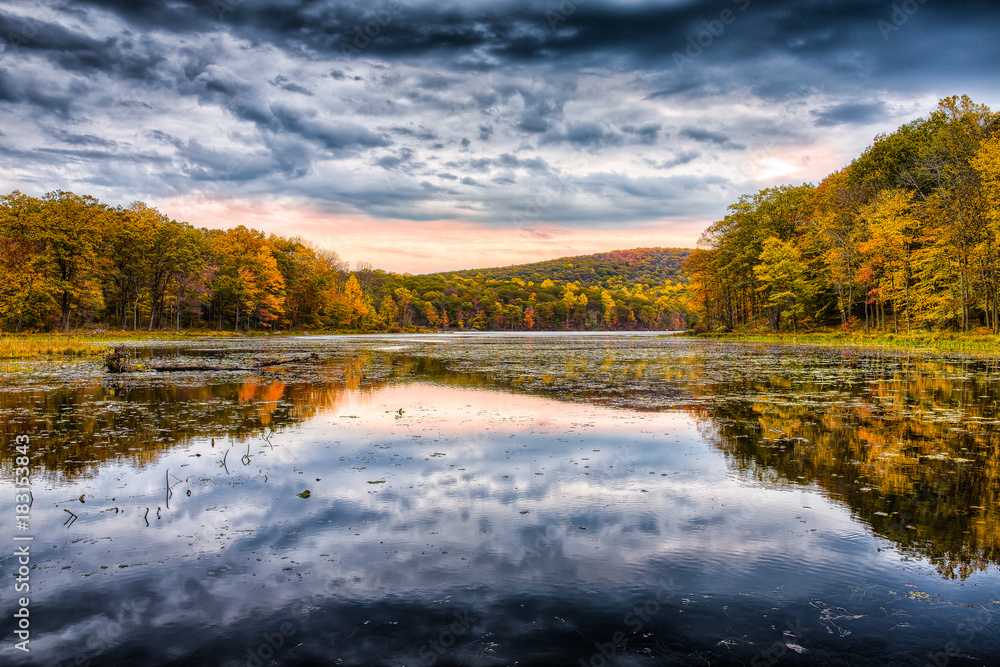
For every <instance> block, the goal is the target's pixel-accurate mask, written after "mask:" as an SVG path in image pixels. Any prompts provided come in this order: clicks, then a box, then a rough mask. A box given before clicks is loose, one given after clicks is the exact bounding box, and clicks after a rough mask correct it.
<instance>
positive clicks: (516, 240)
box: [0, 0, 1000, 270]
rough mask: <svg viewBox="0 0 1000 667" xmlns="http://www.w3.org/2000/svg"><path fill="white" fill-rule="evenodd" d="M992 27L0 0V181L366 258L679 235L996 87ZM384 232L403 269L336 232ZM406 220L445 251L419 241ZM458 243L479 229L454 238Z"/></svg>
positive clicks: (867, 7) (804, 16)
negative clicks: (247, 227)
mask: <svg viewBox="0 0 1000 667" xmlns="http://www.w3.org/2000/svg"><path fill="white" fill-rule="evenodd" d="M998 19H1000V7H998V6H997V5H996V4H995V3H989V2H985V1H982V2H972V1H968V2H954V3H944V2H930V1H927V0H907V2H896V3H892V2H884V3H883V2H868V1H862V0H846V1H845V2H836V3H834V2H820V1H805V0H803V1H801V2H778V1H776V0H771V1H765V0H717V1H714V2H713V1H708V0H693V1H681V0H658V1H657V0H586V1H583V0H551V1H549V0H545V1H542V2H528V1H527V0H507V1H504V0H491V1H490V2H486V1H485V0H465V1H463V2H459V1H458V0H434V1H431V0H375V1H374V2H371V1H365V2H361V1H360V0H338V1H337V2H333V1H329V2H323V1H319V2H297V1H293V0H271V1H263V0H261V1H258V0H197V1H195V0H169V1H166V0H164V1H162V2H156V1H150V2H132V1H130V0H91V1H87V0H80V1H76V2H72V3H63V2H59V1H58V0H42V2H36V1H34V0H10V1H9V2H6V3H4V5H3V7H2V8H0V37H2V38H3V44H2V49H3V50H2V52H0V128H2V130H0V131H2V135H0V155H2V156H3V160H2V162H0V189H2V190H3V191H5V192H6V191H10V190H13V189H15V188H17V189H21V190H22V191H25V192H28V193H30V194H34V195H39V194H42V193H43V192H45V191H48V190H54V189H64V190H73V191H76V192H79V193H87V194H93V195H95V196H97V197H100V198H101V199H102V200H105V201H107V202H109V203H123V204H127V203H129V202H131V201H133V200H144V201H146V202H148V203H150V204H152V205H155V206H158V207H160V208H161V209H162V210H163V211H164V212H166V213H167V214H169V215H172V216H175V217H178V218H184V219H187V220H189V221H190V222H192V223H195V224H199V225H208V226H214V225H221V224H237V223H238V222H239V220H237V219H233V218H232V217H231V216H227V215H224V214H223V213H222V212H224V211H232V210H241V211H247V210H250V211H252V210H255V209H262V210H261V211H260V213H261V219H263V220H267V221H268V225H269V226H270V229H269V231H274V232H277V233H287V234H292V233H300V234H302V235H304V236H308V237H310V238H314V239H317V240H320V239H322V240H323V242H324V243H328V244H329V245H330V246H331V247H333V248H334V249H338V248H358V249H366V250H365V251H366V252H371V253H385V254H383V255H381V256H379V255H378V254H373V255H371V256H366V257H355V256H351V255H347V259H352V260H358V259H366V260H369V261H372V262H373V263H375V264H376V265H378V266H384V267H385V268H389V269H404V270H415V269H418V268H419V269H421V270H423V269H428V270H430V269H435V268H457V267H459V266H463V265H465V264H467V263H468V262H474V261H495V260H492V259H490V258H501V257H502V258H504V259H505V260H506V259H508V258H509V259H510V261H517V257H518V255H517V251H516V250H517V248H518V247H522V248H524V249H525V252H526V253H528V254H530V255H531V256H532V257H534V258H537V257H538V256H539V254H540V253H541V254H544V252H545V250H544V248H545V247H548V248H549V249H550V251H551V253H552V254H553V255H556V254H567V253H566V252H564V251H579V252H590V251H599V250H606V249H610V248H612V247H615V245H620V244H622V243H625V242H627V241H628V240H631V239H636V240H638V239H640V238H641V239H646V238H656V234H657V233H659V234H660V237H661V238H662V239H663V242H662V244H685V245H690V244H693V243H694V241H695V240H696V238H697V236H698V233H699V231H700V229H701V228H704V226H705V225H707V224H708V223H710V222H712V221H713V220H715V219H718V218H719V217H720V216H721V215H723V214H724V213H725V207H726V206H727V205H728V204H729V203H731V202H732V201H734V200H735V199H736V198H737V197H738V196H739V195H740V194H742V193H745V192H751V191H753V190H756V189H757V188H760V187H766V186H770V185H775V184H779V183H785V182H792V183H801V182H803V181H816V180H818V179H820V178H822V177H823V176H825V175H826V174H827V173H828V172H829V171H831V170H833V169H836V168H838V167H840V166H841V165H842V164H845V163H846V162H848V161H849V160H850V159H851V158H852V157H853V156H855V155H856V154H857V153H858V152H859V151H861V150H863V149H864V148H865V146H867V145H868V143H869V142H870V141H871V138H872V137H873V136H874V135H875V134H877V133H878V132H884V131H892V130H893V129H895V128H896V127H898V126H899V125H900V124H902V123H904V122H908V121H909V120H912V119H913V118H916V117H918V116H921V115H926V114H927V113H929V112H930V111H932V110H933V108H934V106H935V105H936V103H937V101H938V99H940V98H941V97H945V96H948V95H953V94H961V93H968V94H969V95H971V96H972V97H973V98H974V99H975V100H976V101H977V102H981V103H985V104H988V105H990V106H991V107H993V108H997V107H998V106H1000V99H998V97H1000V94H998V92H997V91H998V89H997V87H996V81H995V74H994V72H995V63H996V62H998V59H1000V27H998V26H1000V21H998ZM268 207H271V208H268ZM273 207H280V208H277V209H276V208H273ZM263 209H267V210H263ZM282 219H286V220H290V221H293V220H302V219H309V220H310V221H311V223H310V224H309V225H308V226H307V227H306V228H301V229H300V228H294V229H293V227H294V225H293V224H292V223H291V222H289V223H288V225H289V226H288V229H287V230H282V228H281V226H280V224H279V223H277V222H275V221H280V220H282ZM347 219H350V220H353V221H365V222H364V224H352V225H347V226H345V225H344V224H343V221H344V220H347ZM324 220H325V221H326V222H325V223H324V222H323V221H324ZM432 222H433V223H434V224H433V225H431V224H430V223H432ZM248 224H249V223H248ZM459 228H463V229H464V230H465V231H464V232H463V233H456V230H457V229H459ZM407 229H408V230H410V232H409V233H411V234H413V235H414V236H415V237H417V238H416V240H414V239H411V240H409V241H408V243H407V246H406V247H407V248H408V250H407V253H409V254H408V255H407V256H411V257H413V258H416V257H418V256H420V261H419V262H417V261H416V260H415V259H414V261H413V262H410V261H408V260H406V258H405V257H404V256H403V255H400V254H399V253H395V254H392V255H390V254H388V245H385V244H383V245H379V244H375V245H372V244H370V243H366V242H364V241H363V240H362V239H359V238H357V237H355V236H349V235H350V234H355V235H357V234H361V235H364V234H370V235H373V236H374V237H378V238H383V237H384V238H386V239H390V238H392V237H393V236H395V237H397V238H398V237H399V236H401V235H405V234H406V233H407V232H405V231H402V230H407ZM430 229H436V230H439V231H440V230H444V229H448V230H450V231H449V233H448V235H447V238H449V239H451V240H452V242H453V246H451V247H449V246H447V245H445V244H444V243H443V242H442V240H441V239H434V238H429V237H428V238H426V240H425V242H424V245H422V246H421V245H420V243H419V238H420V237H421V235H424V236H425V237H426V236H427V235H426V234H425V232H424V231H422V230H430ZM477 234H479V235H480V236H479V238H481V239H484V241H483V242H484V243H485V242H486V241H485V240H486V239H488V240H489V243H490V244H493V245H491V246H490V248H489V249H485V250H483V249H482V248H480V250H481V252H480V251H476V252H472V250H471V248H472V239H473V238H475V237H476V235H477ZM556 239H558V240H556ZM584 239H586V241H584ZM598 239H599V240H598ZM400 243H401V241H400ZM546 243H550V244H551V245H549V246H546V245H545V244H546ZM588 244H589V245H588ZM529 248H530V253H529V252H528V249H529Z"/></svg>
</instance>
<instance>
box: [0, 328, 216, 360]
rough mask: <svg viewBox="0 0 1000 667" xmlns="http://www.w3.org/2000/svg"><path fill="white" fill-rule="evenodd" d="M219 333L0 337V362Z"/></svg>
mask: <svg viewBox="0 0 1000 667" xmlns="http://www.w3.org/2000/svg"><path fill="white" fill-rule="evenodd" d="M231 336H233V333H232V332H223V331H185V332H182V333H179V334H178V333H175V332H172V331H153V332H149V331H111V332H95V333H71V334H59V333H44V334H39V333H28V334H2V335H0V359H26V358H31V357H55V356H64V357H85V356H90V355H98V354H104V353H105V352H107V350H108V347H109V346H110V345H111V344H112V343H114V342H120V341H123V340H182V339H190V338H193V337H212V338H224V337H231Z"/></svg>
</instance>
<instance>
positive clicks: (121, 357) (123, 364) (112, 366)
mask: <svg viewBox="0 0 1000 667" xmlns="http://www.w3.org/2000/svg"><path fill="white" fill-rule="evenodd" d="M315 359H319V355H318V354H316V353H315V352H313V353H312V354H310V355H307V356H305V357H293V358H291V359H275V360H273V361H258V362H257V363H255V364H254V365H253V366H250V367H243V366H209V365H203V364H199V365H196V366H180V365H177V366H147V369H148V370H153V371H166V372H171V373H172V372H175V371H256V370H259V369H261V368H267V367H268V366H279V365H281V364H290V363H293V362H296V361H312V360H315ZM104 365H105V366H106V367H107V369H108V372H109V373H128V372H130V371H133V370H135V367H134V366H133V365H132V363H131V361H130V360H129V354H128V350H126V349H125V346H124V345H119V346H118V347H116V348H114V350H113V351H112V352H110V353H109V354H108V355H107V356H106V357H105V358H104Z"/></svg>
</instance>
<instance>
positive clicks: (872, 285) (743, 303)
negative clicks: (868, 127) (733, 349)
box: [685, 95, 1000, 333]
mask: <svg viewBox="0 0 1000 667" xmlns="http://www.w3.org/2000/svg"><path fill="white" fill-rule="evenodd" d="M728 211H729V212H728V215H726V216H725V217H724V218H723V219H722V220H720V221H718V222H715V223H713V224H712V225H711V226H710V227H709V228H708V229H706V231H705V232H704V234H703V235H702V237H701V239H700V241H699V247H698V249H697V250H695V251H694V252H693V253H692V254H691V255H690V257H689V258H688V260H687V262H686V264H685V268H686V269H687V271H688V273H689V275H690V279H691V284H690V296H691V303H692V307H693V308H694V309H695V311H696V312H697V313H698V314H699V316H700V317H701V318H702V319H703V321H704V325H705V326H708V327H710V328H718V329H730V330H732V329H751V328H756V327H761V326H767V327H769V328H770V329H771V330H773V331H780V330H791V331H797V330H798V329H800V328H802V327H811V326H817V325H828V324H832V323H838V324H839V325H840V326H842V327H843V328H844V329H845V330H855V329H860V328H862V327H863V328H864V329H865V331H871V330H877V331H884V332H888V331H892V332H896V333H898V332H902V331H906V332H910V331H914V330H938V329H956V330H961V331H970V330H972V329H975V328H977V327H979V328H985V329H988V330H989V331H991V332H993V333H997V332H1000V256H998V249H1000V114H997V113H995V112H992V111H991V110H990V109H989V108H988V107H986V106H984V105H979V104H975V103H974V102H973V101H972V100H971V99H969V97H968V96H964V95H963V96H961V97H958V96H955V97H949V98H945V99H943V100H941V101H940V103H939V104H938V107H937V108H936V110H935V111H934V112H933V113H931V114H930V115H929V116H928V117H927V118H919V119H917V120H914V121H912V122H910V123H907V124H906V125H903V126H902V127H900V128H899V129H898V130H897V131H896V132H894V133H892V134H889V135H885V134H882V135H879V136H877V137H875V140H874V142H873V143H872V145H871V146H869V147H868V148H867V149H866V150H865V151H864V153H863V154H862V155H861V156H859V157H858V158H856V159H855V160H854V161H852V162H851V164H850V165H848V166H846V167H844V168H843V169H841V170H839V171H837V172H834V173H832V174H830V175H829V176H827V177H826V178H825V179H823V180H822V182H820V183H819V185H815V186H814V185H812V184H804V185H799V186H792V185H785V186H779V187H774V188H767V189H764V190H761V191H760V192H758V193H756V194H753V195H744V196H743V197H741V198H740V200H739V201H738V202H736V203H735V204H732V205H731V206H730V207H729V209H728Z"/></svg>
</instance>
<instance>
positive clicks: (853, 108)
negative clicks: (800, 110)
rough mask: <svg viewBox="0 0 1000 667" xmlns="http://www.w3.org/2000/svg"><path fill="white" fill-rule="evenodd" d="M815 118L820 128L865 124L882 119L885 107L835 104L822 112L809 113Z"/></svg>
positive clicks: (873, 104)
mask: <svg viewBox="0 0 1000 667" xmlns="http://www.w3.org/2000/svg"><path fill="white" fill-rule="evenodd" d="M811 113H812V115H813V116H815V117H816V124H817V125H819V126H820V127H832V126H834V125H842V124H845V123H846V124H852V125H858V124H867V123H871V122H872V121H875V120H878V119H879V118H882V117H884V114H885V105H884V104H883V103H882V102H871V103H863V102H860V103H850V102H849V103H846V104H836V105H834V106H831V107H827V108H825V109H822V110H816V111H812V112H811Z"/></svg>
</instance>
